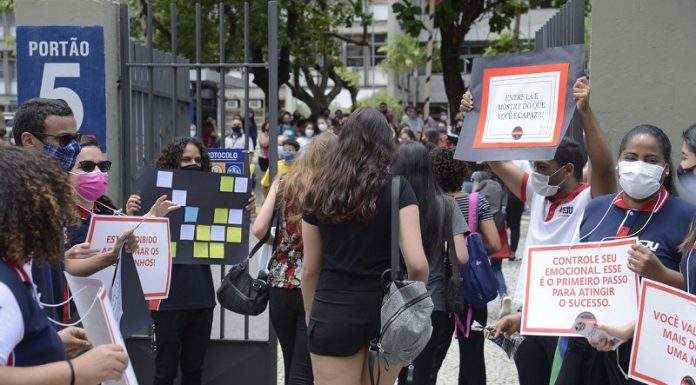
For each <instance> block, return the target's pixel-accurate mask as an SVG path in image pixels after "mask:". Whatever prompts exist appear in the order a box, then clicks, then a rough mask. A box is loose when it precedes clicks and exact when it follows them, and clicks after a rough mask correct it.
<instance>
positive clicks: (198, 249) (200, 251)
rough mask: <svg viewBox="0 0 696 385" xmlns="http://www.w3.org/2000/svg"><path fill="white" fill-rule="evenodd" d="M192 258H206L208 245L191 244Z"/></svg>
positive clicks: (203, 243)
mask: <svg viewBox="0 0 696 385" xmlns="http://www.w3.org/2000/svg"><path fill="white" fill-rule="evenodd" d="M193 257H194V258H208V243H207V242H193Z"/></svg>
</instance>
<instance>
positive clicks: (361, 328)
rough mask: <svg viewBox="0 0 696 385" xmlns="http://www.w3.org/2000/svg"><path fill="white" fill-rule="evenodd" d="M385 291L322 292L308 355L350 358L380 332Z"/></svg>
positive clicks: (310, 327)
mask: <svg viewBox="0 0 696 385" xmlns="http://www.w3.org/2000/svg"><path fill="white" fill-rule="evenodd" d="M382 297H383V293H382V291H349V290H331V291H328V290H319V291H317V292H316V293H315V294H314V304H312V314H311V316H310V319H309V325H307V337H308V341H309V351H310V352H311V353H314V354H318V355H322V356H334V357H348V356H352V355H354V354H356V353H357V352H359V351H360V349H362V348H363V347H365V346H368V345H369V344H370V341H372V340H373V339H374V338H375V337H376V336H377V333H378V332H379V327H380V309H381V307H382Z"/></svg>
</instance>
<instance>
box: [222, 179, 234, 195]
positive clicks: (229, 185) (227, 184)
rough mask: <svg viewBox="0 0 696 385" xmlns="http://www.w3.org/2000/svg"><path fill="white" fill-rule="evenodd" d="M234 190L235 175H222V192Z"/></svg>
mask: <svg viewBox="0 0 696 385" xmlns="http://www.w3.org/2000/svg"><path fill="white" fill-rule="evenodd" d="M232 191H234V177H233V176H222V177H220V192H232Z"/></svg>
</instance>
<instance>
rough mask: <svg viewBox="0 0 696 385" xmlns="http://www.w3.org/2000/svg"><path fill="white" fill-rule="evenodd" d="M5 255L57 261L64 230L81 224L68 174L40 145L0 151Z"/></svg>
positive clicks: (1, 252)
mask: <svg viewBox="0 0 696 385" xmlns="http://www.w3.org/2000/svg"><path fill="white" fill-rule="evenodd" d="M0 180H2V183H0V223H2V231H1V232H0V256H3V257H5V258H7V260H8V261H9V262H10V263H14V264H18V265H23V264H24V263H26V262H28V261H29V260H32V261H33V262H34V263H36V264H41V263H44V262H48V263H51V264H58V263H59V262H60V261H61V259H62V256H63V245H64V244H65V234H66V233H65V231H68V233H69V232H71V231H72V230H74V229H76V228H77V226H78V225H79V218H78V216H77V214H76V212H75V206H76V205H77V201H76V198H75V194H74V192H73V188H72V186H71V185H70V182H68V176H67V174H66V173H64V172H63V171H62V170H60V169H59V168H58V167H57V166H56V165H55V162H54V161H53V159H52V158H51V157H50V156H48V155H45V154H43V153H41V152H38V151H33V150H27V149H23V148H20V147H5V148H3V149H2V151H0Z"/></svg>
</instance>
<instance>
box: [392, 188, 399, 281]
mask: <svg viewBox="0 0 696 385" xmlns="http://www.w3.org/2000/svg"><path fill="white" fill-rule="evenodd" d="M400 190H401V177H399V176H395V177H393V178H392V182H391V279H392V281H396V280H397V279H399V278H400V277H401V268H400V265H399V195H400Z"/></svg>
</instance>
